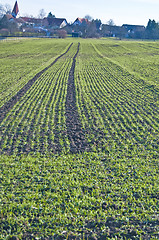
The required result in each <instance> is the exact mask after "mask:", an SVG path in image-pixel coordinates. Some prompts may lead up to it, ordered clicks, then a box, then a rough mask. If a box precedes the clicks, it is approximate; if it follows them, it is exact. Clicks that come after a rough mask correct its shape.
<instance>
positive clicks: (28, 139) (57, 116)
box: [0, 45, 77, 154]
mask: <svg viewBox="0 0 159 240" xmlns="http://www.w3.org/2000/svg"><path fill="white" fill-rule="evenodd" d="M70 46H72V45H70ZM76 49H77V45H74V46H72V47H69V48H68V50H67V52H66V53H65V54H63V55H62V56H60V61H57V60H56V62H54V64H52V65H51V66H50V67H48V68H47V69H45V71H44V72H43V73H42V74H40V76H39V78H37V80H36V81H35V83H34V84H33V85H32V86H31V87H30V88H29V89H28V91H27V94H25V95H24V96H22V97H21V99H20V100H19V101H18V102H17V103H16V104H15V105H14V106H13V108H12V109H11V111H10V112H8V113H7V114H6V118H4V119H3V121H2V122H1V135H0V145H1V151H4V152H7V153H8V154H13V153H18V154H20V153H29V152H40V153H46V152H50V153H51V152H56V151H58V152H61V151H68V150H69V141H68V138H67V133H66V121H65V101H66V100H65V99H66V94H67V81H68V76H69V71H70V69H71V66H72V59H73V56H74V52H75V51H76ZM58 59H59V58H58ZM5 126H6V127H5Z"/></svg>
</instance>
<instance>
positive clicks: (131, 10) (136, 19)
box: [0, 0, 159, 26]
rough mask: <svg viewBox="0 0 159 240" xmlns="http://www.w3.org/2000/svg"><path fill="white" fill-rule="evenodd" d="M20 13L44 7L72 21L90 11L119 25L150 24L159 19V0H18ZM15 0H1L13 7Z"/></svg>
mask: <svg viewBox="0 0 159 240" xmlns="http://www.w3.org/2000/svg"><path fill="white" fill-rule="evenodd" d="M17 1H18V6H19V15H20V16H25V15H33V16H34V17H37V16H38V14H39V11H40V10H41V9H44V11H45V13H46V15H47V14H48V13H49V12H52V14H54V15H55V16H56V17H57V18H66V19H67V21H68V22H73V21H75V19H76V18H77V17H84V16H85V15H90V16H91V17H92V18H94V19H101V21H102V23H104V24H105V23H107V22H108V21H109V20H110V19H113V21H114V23H115V24H116V25H118V26H121V25H122V24H137V25H145V26H146V25H147V23H148V20H149V19H151V20H152V19H154V20H155V21H157V22H159V0H79V1H75V0H17ZM14 3H15V0H0V4H9V5H10V6H11V7H12V8H13V6H14Z"/></svg>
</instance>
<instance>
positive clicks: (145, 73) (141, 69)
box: [95, 41, 159, 87]
mask: <svg viewBox="0 0 159 240" xmlns="http://www.w3.org/2000/svg"><path fill="white" fill-rule="evenodd" d="M95 45H96V47H97V48H98V50H99V51H100V52H101V53H102V54H103V55H104V56H106V57H108V58H109V59H111V60H113V61H115V62H116V63H117V64H119V65H122V66H123V67H124V68H125V69H127V70H128V71H130V72H131V73H133V74H134V75H136V76H138V77H139V78H141V79H144V80H145V81H146V82H147V81H148V82H149V83H151V84H153V85H157V86H158V87H159V81H158V74H159V68H158V65H159V59H158V55H159V44H158V42H134V43H132V42H125V41H121V42H118V44H116V43H114V44H113V43H112V42H108V43H107V44H104V42H103V41H100V42H96V43H95Z"/></svg>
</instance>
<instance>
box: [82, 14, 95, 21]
mask: <svg viewBox="0 0 159 240" xmlns="http://www.w3.org/2000/svg"><path fill="white" fill-rule="evenodd" d="M84 18H85V19H87V20H88V21H92V20H93V18H92V17H91V16H90V15H88V14H87V15H86V16H85V17H84Z"/></svg>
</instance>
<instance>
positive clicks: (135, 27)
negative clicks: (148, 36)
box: [122, 24, 145, 33]
mask: <svg viewBox="0 0 159 240" xmlns="http://www.w3.org/2000/svg"><path fill="white" fill-rule="evenodd" d="M122 27H123V28H125V30H126V31H127V32H128V33H135V32H139V31H140V32H141V31H145V26H143V25H130V24H123V25H122Z"/></svg>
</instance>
